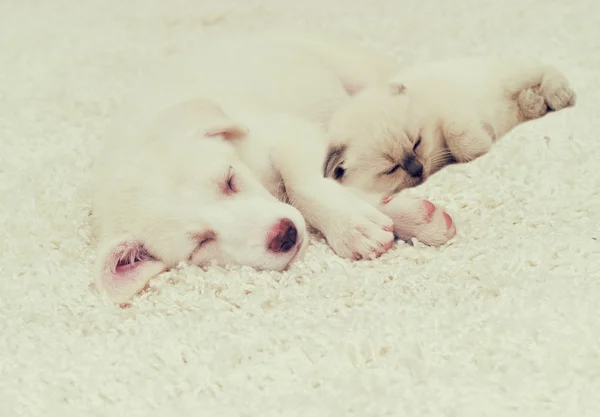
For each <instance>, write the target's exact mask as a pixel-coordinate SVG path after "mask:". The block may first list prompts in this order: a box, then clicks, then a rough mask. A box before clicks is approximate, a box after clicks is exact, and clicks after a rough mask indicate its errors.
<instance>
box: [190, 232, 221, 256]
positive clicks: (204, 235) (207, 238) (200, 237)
mask: <svg viewBox="0 0 600 417" xmlns="http://www.w3.org/2000/svg"><path fill="white" fill-rule="evenodd" d="M192 240H193V241H194V242H195V244H196V247H195V248H194V250H192V252H191V253H190V255H189V256H188V261H191V260H192V259H193V258H194V256H196V255H197V254H198V252H200V251H201V250H202V249H204V248H206V246H207V245H209V244H210V243H212V242H214V241H216V240H217V235H216V233H215V232H213V231H212V230H206V231H204V232H201V233H194V234H193V235H192Z"/></svg>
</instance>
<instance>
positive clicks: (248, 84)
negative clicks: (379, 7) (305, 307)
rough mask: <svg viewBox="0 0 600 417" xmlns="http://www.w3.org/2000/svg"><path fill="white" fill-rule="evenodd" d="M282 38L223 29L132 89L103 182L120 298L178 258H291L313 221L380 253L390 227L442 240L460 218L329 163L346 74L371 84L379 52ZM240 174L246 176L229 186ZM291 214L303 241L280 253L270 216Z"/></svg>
mask: <svg viewBox="0 0 600 417" xmlns="http://www.w3.org/2000/svg"><path fill="white" fill-rule="evenodd" d="M285 39H286V38H284V37H281V38H278V41H277V42H270V41H267V40H265V38H262V37H260V36H258V37H257V38H255V39H250V40H247V39H246V40H245V39H241V38H236V37H232V38H231V39H221V40H220V41H216V42H215V43H213V44H211V45H210V46H205V47H203V48H201V49H199V50H198V51H197V52H198V57H201V59H200V60H199V61H195V60H194V59H191V60H190V61H188V62H185V60H184V61H177V62H171V63H170V64H169V65H168V66H166V68H163V69H161V71H159V74H157V75H155V76H153V77H151V78H150V80H145V81H144V82H142V84H141V86H140V87H139V88H138V89H136V90H135V94H134V100H133V101H132V102H131V104H129V105H128V106H127V107H125V108H124V109H123V113H122V118H121V120H120V121H119V122H118V124H117V127H116V129H115V130H114V132H113V133H112V136H111V137H110V138H109V140H108V142H107V146H106V148H105V151H104V153H103V154H102V155H101V156H100V157H99V159H98V164H97V173H96V176H95V178H96V181H95V184H94V199H93V200H94V203H93V216H94V224H95V228H96V230H97V231H98V235H99V242H100V243H99V247H100V250H99V256H98V267H97V276H98V283H99V284H100V286H101V287H103V288H105V289H106V290H107V291H108V292H109V294H111V296H112V297H113V299H114V300H115V301H119V302H122V301H125V300H127V299H128V298H129V297H131V296H132V295H133V294H134V293H135V292H137V291H139V290H140V289H142V288H143V287H144V286H145V285H146V283H147V281H148V280H149V279H150V278H152V276H155V275H156V274H158V273H160V272H162V271H163V270H165V269H168V268H172V267H174V266H176V265H177V264H178V263H180V262H189V263H192V264H196V265H206V264H209V263H211V262H212V263H216V264H220V265H248V266H252V267H255V268H260V269H274V270H282V269H285V268H286V267H287V266H288V265H289V264H290V263H291V262H292V261H293V260H296V259H298V258H299V257H301V256H302V253H303V249H304V247H305V246H304V245H305V243H306V242H307V238H306V235H307V230H306V224H305V223H308V224H310V225H311V226H312V227H314V228H315V229H317V230H318V231H320V232H321V233H322V234H323V235H324V236H325V238H326V239H327V242H328V243H329V244H330V245H331V247H332V248H333V250H334V251H335V252H336V253H337V254H338V255H339V256H342V257H345V258H353V259H365V258H372V257H377V256H379V255H381V254H382V253H384V252H385V251H387V250H388V249H389V248H390V247H391V246H392V241H393V238H394V234H395V236H396V237H399V238H402V239H411V238H413V237H417V238H420V240H422V241H423V242H424V243H428V244H432V245H439V244H442V243H445V242H446V241H448V240H449V239H450V238H452V237H453V236H454V234H455V227H454V224H453V222H452V220H451V218H450V217H449V216H448V215H447V214H446V213H444V212H442V211H441V210H439V209H437V208H436V207H435V206H434V205H433V204H431V203H430V202H428V201H423V200H420V199H416V200H415V199H408V198H400V197H398V199H397V200H395V201H390V200H389V199H388V200H386V201H382V195H381V194H372V193H369V192H367V193H364V192H360V191H359V190H354V192H353V190H351V189H349V188H347V187H343V186H342V185H340V184H339V183H338V182H336V181H334V180H331V179H329V178H325V177H324V176H323V165H324V162H325V160H326V157H327V152H328V144H329V139H328V136H327V133H326V131H325V130H324V128H323V126H325V125H326V123H327V122H328V120H329V119H330V117H331V116H332V114H333V113H334V112H335V111H336V110H337V109H338V108H339V107H340V106H341V105H343V104H344V103H345V102H346V101H348V100H349V95H348V93H347V87H346V85H351V86H352V88H356V86H357V85H358V84H363V85H367V84H368V83H369V82H372V80H373V79H375V78H377V77H379V76H380V75H379V73H378V71H379V70H378V69H377V70H374V71H373V73H374V74H376V75H375V76H371V75H369V74H370V68H369V62H371V61H359V60H357V61H355V62H354V64H348V65H346V64H345V61H344V59H343V58H339V59H337V58H334V57H333V55H329V56H328V57H324V56H323V54H322V52H321V50H320V49H319V48H318V47H317V46H315V45H318V44H317V43H314V42H313V43H309V44H296V42H297V41H296V40H294V38H292V37H290V38H289V40H287V41H285V42H284V40H285ZM295 39H298V38H295ZM340 51H342V49H340ZM343 55H344V54H341V56H343ZM331 62H334V63H335V65H334V64H331ZM360 62H364V63H365V64H364V65H363V67H361V70H360V71H354V66H353V65H358V64H359V63H360ZM344 71H345V72H344ZM348 74H349V75H348ZM355 74H356V75H355ZM299 75H302V76H303V77H304V81H303V82H302V83H296V82H295V80H296V79H297V77H298V76H299ZM345 80H349V81H348V83H347V84H346V83H345ZM357 80H359V81H357ZM232 175H234V176H235V182H236V183H238V184H239V185H238V186H237V187H236V188H237V190H236V191H235V192H228V193H223V189H224V187H226V183H227V179H228V178H229V177H231V176H232ZM278 199H279V200H280V201H284V202H286V203H289V204H291V205H288V204H284V203H283V202H280V201H278ZM281 219H290V220H291V221H292V222H293V224H294V225H295V227H296V228H297V229H298V243H297V244H296V246H295V248H294V250H291V251H289V252H285V253H273V252H272V251H270V250H268V249H267V248H268V247H269V238H268V236H269V235H270V232H269V230H270V229H273V228H275V227H276V225H277V224H279V223H278V222H280V221H281ZM206 236H209V237H210V239H209V241H208V243H206Z"/></svg>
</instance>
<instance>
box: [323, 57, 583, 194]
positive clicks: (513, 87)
mask: <svg viewBox="0 0 600 417" xmlns="http://www.w3.org/2000/svg"><path fill="white" fill-rule="evenodd" d="M575 102H576V95H575V93H574V92H573V90H572V89H571V87H570V86H569V82H568V80H567V79H566V78H565V77H564V75H563V74H561V73H560V72H559V71H558V70H557V69H556V68H554V67H552V66H550V65H545V64H543V63H540V62H537V61H535V60H528V59H508V58H507V59H503V58H468V59H457V60H451V61H445V62H434V63H429V64H423V65H416V66H414V67H412V68H409V69H406V70H403V71H401V72H399V73H398V74H396V75H395V76H393V77H391V78H390V80H389V81H386V82H382V83H378V84H377V83H375V84H374V85H371V86H369V87H367V88H364V89H362V91H360V92H359V93H358V94H356V95H355V96H354V97H353V98H352V100H350V101H348V102H347V103H346V105H344V106H341V107H340V109H339V110H338V111H337V112H336V113H335V115H334V116H333V118H332V120H331V121H330V124H329V133H330V137H331V139H332V141H333V142H334V144H333V145H332V146H331V148H330V151H329V153H328V158H327V163H326V164H325V168H324V172H325V175H326V176H328V177H330V178H334V179H336V180H338V181H340V182H341V183H343V184H345V185H348V186H352V187H357V188H359V189H363V190H368V191H371V192H372V191H379V192H384V193H389V194H394V193H396V192H398V191H400V190H402V189H405V188H409V187H414V186H417V185H419V184H421V183H422V182H423V181H425V180H426V179H427V178H428V177H429V176H430V175H432V174H433V173H435V172H437V171H438V170H440V169H441V168H443V167H444V166H445V165H448V164H450V163H454V162H459V163H462V162H469V161H472V160H473V159H475V158H477V157H479V156H481V155H483V154H485V153H487V152H488V151H489V150H490V148H491V147H492V144H493V143H494V142H495V141H497V140H499V139H500V138H501V137H502V136H504V135H506V133H508V132H509V131H511V130H512V129H513V128H514V127H516V126H518V125H519V124H521V123H524V122H526V121H528V120H533V119H537V118H540V117H542V116H544V115H545V114H546V113H547V112H548V111H558V110H562V109H565V108H568V107H572V106H574V105H575Z"/></svg>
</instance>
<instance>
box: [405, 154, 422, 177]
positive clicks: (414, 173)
mask: <svg viewBox="0 0 600 417" xmlns="http://www.w3.org/2000/svg"><path fill="white" fill-rule="evenodd" d="M404 170H405V171H406V172H407V173H408V175H410V176H411V177H413V178H420V177H422V176H423V164H421V163H420V162H419V161H418V160H417V158H416V157H415V156H414V155H409V156H407V157H406V158H404Z"/></svg>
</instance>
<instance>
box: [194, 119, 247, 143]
mask: <svg viewBox="0 0 600 417" xmlns="http://www.w3.org/2000/svg"><path fill="white" fill-rule="evenodd" d="M248 132H249V130H248V127H246V126H244V125H242V124H239V123H235V122H233V121H231V120H223V121H220V122H216V123H214V124H213V125H212V126H210V127H209V128H208V129H206V130H205V131H204V136H205V137H214V136H221V137H222V138H223V139H225V140H232V139H239V138H242V137H244V136H246V135H247V134H248Z"/></svg>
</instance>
